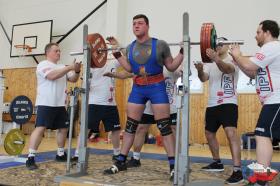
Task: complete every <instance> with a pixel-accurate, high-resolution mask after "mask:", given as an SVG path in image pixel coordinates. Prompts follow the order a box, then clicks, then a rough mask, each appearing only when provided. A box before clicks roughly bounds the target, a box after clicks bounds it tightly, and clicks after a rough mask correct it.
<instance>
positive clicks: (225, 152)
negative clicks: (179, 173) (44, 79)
mask: <svg viewBox="0 0 280 186" xmlns="http://www.w3.org/2000/svg"><path fill="white" fill-rule="evenodd" d="M72 141H73V143H72V148H74V147H76V141H77V139H76V138H74V139H73V140H72ZM28 142H29V136H26V144H27V145H25V148H24V150H23V152H22V154H27V153H28ZM67 143H68V142H67ZM65 147H67V144H66V146H65ZM88 147H90V148H96V149H112V144H108V143H107V142H105V141H104V140H102V139H101V140H100V141H99V142H97V143H96V142H95V143H92V142H90V143H88ZM56 149H57V145H56V139H55V133H54V132H52V133H51V134H50V135H49V137H45V138H43V140H42V143H41V145H40V146H39V149H38V152H47V151H54V150H56ZM142 152H147V153H157V154H165V151H164V149H163V147H160V146H157V145H154V144H152V145H151V144H145V145H144V146H143V149H142ZM0 154H5V150H4V148H3V145H1V146H0ZM189 154H190V156H197V157H211V153H210V151H209V148H208V146H207V145H200V144H193V145H191V146H190V150H189ZM220 156H221V158H222V159H231V154H230V150H229V147H220ZM241 157H242V159H243V160H244V159H245V160H255V159H256V153H255V150H242V154H241ZM273 162H280V151H274V155H273Z"/></svg>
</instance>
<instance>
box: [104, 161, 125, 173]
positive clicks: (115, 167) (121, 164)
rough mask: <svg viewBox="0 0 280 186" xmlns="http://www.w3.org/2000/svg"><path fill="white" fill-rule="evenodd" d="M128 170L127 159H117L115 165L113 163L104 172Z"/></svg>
mask: <svg viewBox="0 0 280 186" xmlns="http://www.w3.org/2000/svg"><path fill="white" fill-rule="evenodd" d="M125 170H127V165H126V162H125V161H119V160H116V161H115V163H114V165H112V166H111V167H110V168H109V169H105V170H104V171H103V174H116V173H118V172H120V171H125Z"/></svg>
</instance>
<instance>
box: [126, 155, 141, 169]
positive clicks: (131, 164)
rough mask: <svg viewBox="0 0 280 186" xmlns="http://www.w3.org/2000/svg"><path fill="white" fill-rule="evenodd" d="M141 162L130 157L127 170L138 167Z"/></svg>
mask: <svg viewBox="0 0 280 186" xmlns="http://www.w3.org/2000/svg"><path fill="white" fill-rule="evenodd" d="M140 166H141V162H140V160H137V159H134V158H133V157H131V159H130V160H129V161H128V162H127V168H132V167H140Z"/></svg>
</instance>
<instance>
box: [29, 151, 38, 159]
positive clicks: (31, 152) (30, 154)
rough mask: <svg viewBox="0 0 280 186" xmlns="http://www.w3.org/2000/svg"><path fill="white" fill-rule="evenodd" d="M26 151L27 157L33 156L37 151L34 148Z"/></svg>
mask: <svg viewBox="0 0 280 186" xmlns="http://www.w3.org/2000/svg"><path fill="white" fill-rule="evenodd" d="M28 151H29V154H28V158H29V157H35V154H36V152H37V151H36V150H34V149H29V150H28Z"/></svg>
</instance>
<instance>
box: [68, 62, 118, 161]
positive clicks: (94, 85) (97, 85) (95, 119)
mask: <svg viewBox="0 0 280 186" xmlns="http://www.w3.org/2000/svg"><path fill="white" fill-rule="evenodd" d="M119 66H120V65H119V63H118V61H117V60H113V61H107V63H106V64H105V65H104V66H103V67H102V68H91V69H90V72H91V76H92V77H91V79H90V90H89V108H88V113H89V114H88V129H90V130H91V131H92V132H93V133H99V125H100V122H101V121H102V123H103V124H104V128H105V132H110V131H112V144H113V157H112V159H113V160H114V159H115V158H116V157H117V156H118V155H119V154H120V129H121V126H120V119H119V112H118V108H117V104H116V101H115V79H114V78H112V77H107V76H104V74H106V73H108V72H110V73H111V72H112V73H113V72H115V71H116V70H117V68H118V67H119ZM79 139H80V138H78V142H77V146H79ZM78 150H79V149H78V148H76V151H75V155H74V157H72V161H78V157H79V151H78Z"/></svg>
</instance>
